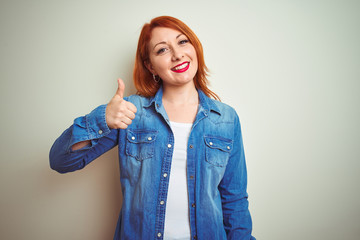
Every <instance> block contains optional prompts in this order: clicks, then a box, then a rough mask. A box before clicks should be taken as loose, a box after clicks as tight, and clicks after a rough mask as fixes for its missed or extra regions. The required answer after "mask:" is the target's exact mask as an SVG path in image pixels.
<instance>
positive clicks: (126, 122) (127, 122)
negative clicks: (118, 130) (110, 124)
mask: <svg viewBox="0 0 360 240" xmlns="http://www.w3.org/2000/svg"><path fill="white" fill-rule="evenodd" d="M121 122H123V123H125V124H126V125H130V124H131V123H132V120H131V119H130V118H128V117H124V118H123V119H121Z"/></svg>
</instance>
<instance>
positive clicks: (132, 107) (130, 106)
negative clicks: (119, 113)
mask: <svg viewBox="0 0 360 240" xmlns="http://www.w3.org/2000/svg"><path fill="white" fill-rule="evenodd" d="M126 106H127V108H128V109H129V110H130V111H132V112H133V113H136V111H137V108H136V107H135V105H134V104H132V103H131V102H127V103H126Z"/></svg>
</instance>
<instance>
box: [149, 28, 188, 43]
mask: <svg viewBox="0 0 360 240" xmlns="http://www.w3.org/2000/svg"><path fill="white" fill-rule="evenodd" d="M180 34H182V33H181V32H180V31H178V30H175V29H172V28H165V27H156V28H154V29H153V30H152V32H151V38H150V45H151V46H154V45H155V44H157V43H159V42H168V41H172V40H174V39H176V38H177V37H178V36H179V35H180Z"/></svg>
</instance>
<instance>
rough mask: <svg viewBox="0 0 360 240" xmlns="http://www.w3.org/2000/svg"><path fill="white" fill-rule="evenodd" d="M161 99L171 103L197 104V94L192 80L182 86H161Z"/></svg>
mask: <svg viewBox="0 0 360 240" xmlns="http://www.w3.org/2000/svg"><path fill="white" fill-rule="evenodd" d="M163 101H165V102H167V103H171V104H197V103H198V102H199V95H198V92H197V91H196V88H195V85H194V82H191V83H190V84H187V85H183V86H169V85H167V86H163Z"/></svg>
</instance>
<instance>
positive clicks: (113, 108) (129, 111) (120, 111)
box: [105, 78, 137, 129]
mask: <svg viewBox="0 0 360 240" xmlns="http://www.w3.org/2000/svg"><path fill="white" fill-rule="evenodd" d="M124 90H125V84H124V82H123V80H121V79H120V78H119V79H118V89H117V91H116V93H115V96H114V97H113V98H112V99H111V100H110V102H109V103H108V105H107V106H106V110H105V120H106V123H107V125H108V126H109V128H112V129H119V128H121V129H126V128H127V127H128V126H129V125H130V124H131V123H132V120H133V119H134V118H135V113H136V111H137V109H136V107H135V105H134V104H132V103H131V102H128V101H125V100H124V99H123V97H124Z"/></svg>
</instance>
